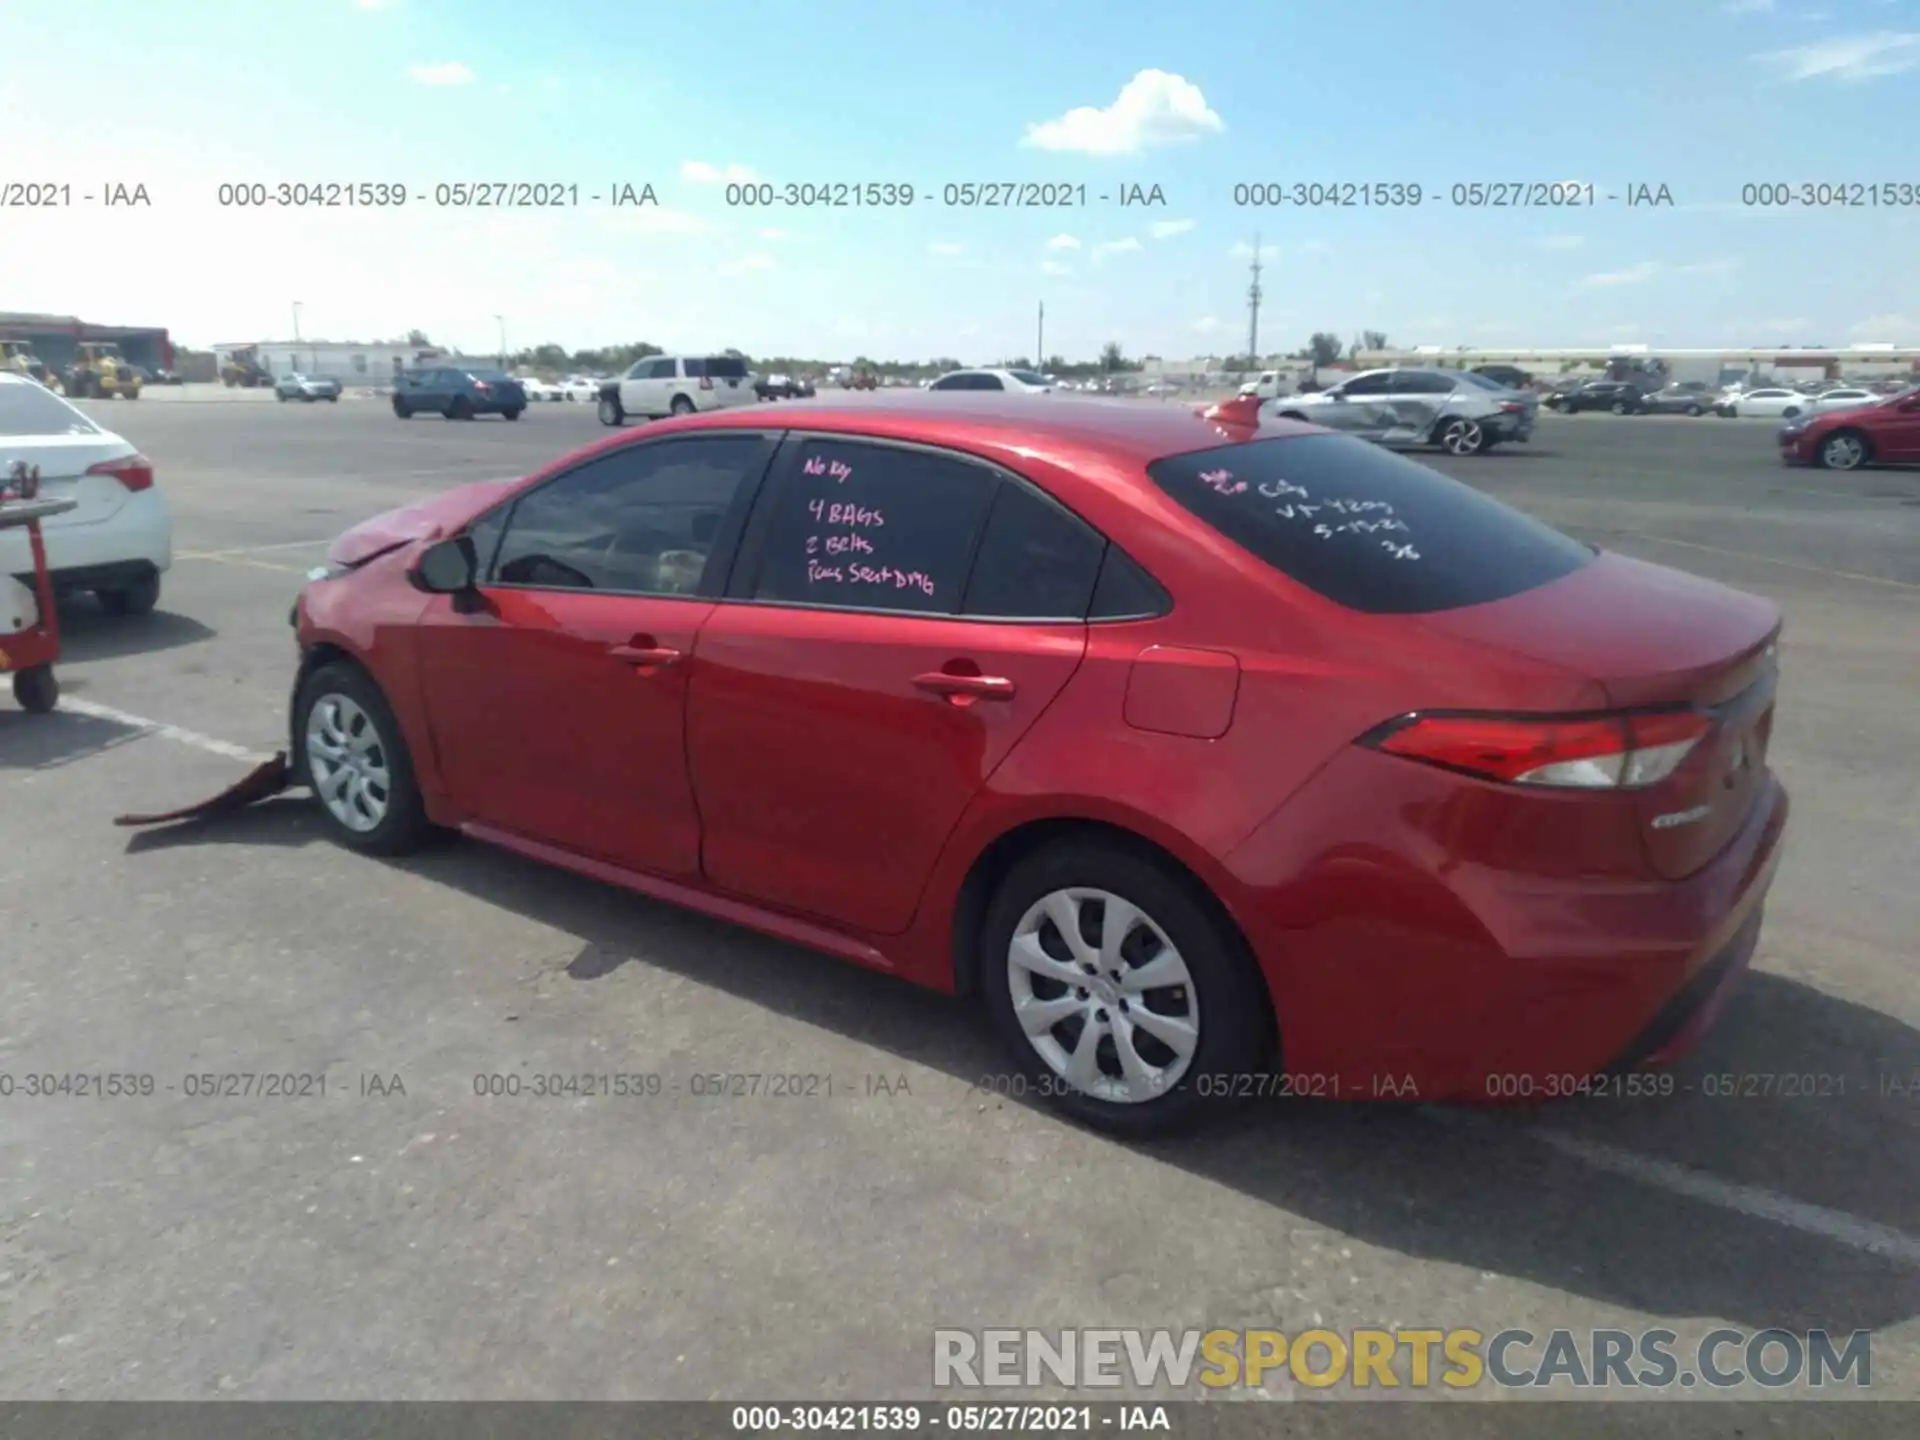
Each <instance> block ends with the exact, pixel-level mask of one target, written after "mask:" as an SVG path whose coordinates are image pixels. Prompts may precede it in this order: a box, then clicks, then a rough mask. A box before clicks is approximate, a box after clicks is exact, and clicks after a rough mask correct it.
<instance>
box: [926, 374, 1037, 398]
mask: <svg viewBox="0 0 1920 1440" xmlns="http://www.w3.org/2000/svg"><path fill="white" fill-rule="evenodd" d="M927 389H929V390H997V391H1002V392H1005V393H1007V394H1013V395H1044V394H1047V393H1048V392H1050V391H1051V390H1052V389H1053V386H1052V385H1051V384H1050V383H1048V380H1047V377H1046V376H1044V375H1042V374H1040V373H1039V372H1038V371H1036V370H949V371H948V372H947V373H946V374H945V375H942V376H941V377H940V378H939V379H938V380H935V381H934V382H933V383H932V384H931V385H929V386H927Z"/></svg>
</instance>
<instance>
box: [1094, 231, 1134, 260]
mask: <svg viewBox="0 0 1920 1440" xmlns="http://www.w3.org/2000/svg"><path fill="white" fill-rule="evenodd" d="M1139 248H1140V242H1139V241H1138V240H1136V239H1134V238H1133V237H1132V236H1131V235H1129V236H1127V238H1126V239H1124V240H1105V241H1102V242H1101V243H1100V244H1098V245H1096V246H1094V247H1093V254H1094V258H1095V259H1098V258H1099V257H1100V256H1102V255H1130V254H1132V253H1133V252H1134V251H1135V250H1138V249H1139Z"/></svg>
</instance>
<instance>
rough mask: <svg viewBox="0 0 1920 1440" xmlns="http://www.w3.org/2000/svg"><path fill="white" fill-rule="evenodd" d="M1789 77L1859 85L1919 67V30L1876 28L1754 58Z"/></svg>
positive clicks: (1770, 52)
mask: <svg viewBox="0 0 1920 1440" xmlns="http://www.w3.org/2000/svg"><path fill="white" fill-rule="evenodd" d="M1755 58H1756V59H1758V60H1760V61H1761V62H1762V63H1764V64H1766V65H1769V66H1771V67H1773V68H1774V69H1776V70H1778V71H1779V72H1780V73H1781V74H1782V75H1784V76H1785V77H1786V78H1787V79H1788V80H1791V81H1794V82H1796V83H1798V82H1800V81H1804V80H1838V81H1840V82H1842V83H1843V84H1859V83H1860V82H1862V81H1865V80H1874V79H1878V78H1879V77H1881V76H1883V75H1901V74H1904V73H1906V72H1907V71H1909V70H1912V69H1915V68H1916V67H1920V31H1913V30H1876V31H1874V32H1873V33H1872V34H1869V35H1840V36H1836V37H1834V38H1833V39H1831V40H1816V41H1814V42H1813V43H1812V44H1811V45H1795V46H1793V47H1792V48H1791V49H1787V50H1771V51H1768V52H1767V53H1766V54H1764V55H1759V56H1756V57H1755Z"/></svg>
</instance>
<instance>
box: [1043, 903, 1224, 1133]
mask: <svg viewBox="0 0 1920 1440" xmlns="http://www.w3.org/2000/svg"><path fill="white" fill-rule="evenodd" d="M1007 983H1008V989H1009V991H1010V992H1011V994H1012V998H1013V1013H1014V1016H1015V1018H1016V1019H1017V1020H1018V1021H1019V1023H1020V1028H1021V1030H1022V1031H1023V1032H1024V1033H1025V1035H1026V1037H1027V1042H1028V1043H1029V1044H1030V1045H1032V1046H1033V1049H1034V1052H1035V1053H1036V1054H1037V1055H1039V1057H1040V1059H1041V1061H1042V1062H1043V1063H1044V1064H1045V1065H1046V1066H1047V1068H1048V1069H1049V1070H1051V1071H1052V1072H1053V1073H1054V1074H1055V1075H1057V1076H1058V1077H1059V1078H1060V1079H1062V1080H1064V1081H1065V1082H1066V1083H1067V1084H1068V1085H1070V1086H1072V1087H1073V1088H1074V1089H1075V1090H1077V1091H1079V1092H1080V1093H1081V1094H1083V1095H1087V1096H1090V1097H1092V1098H1094V1099H1096V1100H1105V1101H1109V1102H1111V1103H1114V1104H1120V1105H1139V1104H1145V1103H1147V1102H1148V1101H1152V1100H1156V1099H1159V1098H1160V1097H1161V1096H1163V1095H1166V1094H1168V1093H1170V1092H1171V1091H1172V1090H1173V1089H1174V1087H1175V1086H1177V1085H1178V1084H1179V1083H1180V1081H1181V1079H1182V1078H1183V1077H1184V1076H1185V1075H1186V1072H1187V1070H1188V1068H1189V1067H1190V1066H1191V1065H1192V1063H1193V1057H1194V1054H1195V1051H1196V1049H1197V1047H1198V1045H1199V1041H1200V1005H1199V996H1198V993H1197V992H1196V990H1195V988H1194V983H1193V976H1192V974H1191V972H1190V971H1189V969H1188V967H1187V962H1186V960H1185V959H1184V958H1183V957H1182V956H1181V954H1180V951H1179V949H1178V947H1177V946H1175V945H1174V943H1173V941H1172V940H1171V939H1170V938H1168V935H1167V932H1166V931H1165V930H1163V929H1162V928H1161V927H1160V926H1159V925H1158V924H1157V923H1156V922H1155V921H1154V920H1153V918H1152V917H1151V916H1149V915H1148V914H1146V912H1145V911H1143V910H1141V909H1140V908H1139V907H1138V906H1136V905H1134V904H1132V903H1131V902H1130V901H1128V900H1126V899H1125V898H1123V897H1122V896H1119V895H1116V894H1114V893H1113V892H1112V891H1110V890H1100V889H1092V888H1086V887H1079V886H1075V887H1071V888H1068V889H1061V890H1054V891H1052V892H1050V893H1049V894H1047V895H1045V896H1042V897H1041V898H1040V899H1039V900H1037V901H1036V902H1034V904H1033V905H1032V906H1030V907H1029V908H1028V909H1027V912H1026V914H1025V915H1023V916H1022V917H1021V919H1020V923H1019V924H1018V925H1016V926H1014V929H1013V938H1012V940H1011V941H1010V942H1009V944H1008V946H1007Z"/></svg>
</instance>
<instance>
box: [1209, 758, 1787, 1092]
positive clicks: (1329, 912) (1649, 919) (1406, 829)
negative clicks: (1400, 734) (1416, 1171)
mask: <svg viewBox="0 0 1920 1440" xmlns="http://www.w3.org/2000/svg"><path fill="white" fill-rule="evenodd" d="M1386 760H1387V757H1381V756H1373V755H1367V754H1365V753H1363V752H1359V753H1354V754H1352V755H1349V756H1342V757H1340V758H1337V759H1336V760H1334V761H1333V762H1332V763H1331V764H1330V765H1329V766H1328V767H1327V768H1326V769H1325V770H1324V771H1322V772H1321V775H1320V776H1319V777H1317V778H1316V780H1315V781H1314V782H1313V783H1312V784H1310V785H1309V786H1308V788H1307V790H1306V791H1303V792H1302V793H1301V794H1300V795H1299V796H1296V797H1295V799H1294V800H1293V801H1290V802H1289V804H1288V805H1287V806H1286V807H1285V808H1284V809H1283V810H1282V811H1281V812H1280V815H1279V816H1276V817H1275V819H1274V820H1273V821H1269V822H1268V824H1267V825H1266V826H1263V827H1262V829H1261V831H1256V833H1255V836H1254V837H1253V838H1252V839H1250V840H1249V841H1247V842H1246V843H1244V844H1243V845H1242V846H1241V847H1240V848H1239V849H1238V850H1237V851H1236V852H1235V853H1234V855H1233V856H1232V857H1231V858H1230V862H1229V863H1230V865H1231V866H1232V868H1233V870H1234V873H1235V875H1236V877H1237V878H1238V879H1240V880H1242V881H1246V882H1251V883H1252V888H1251V889H1250V890H1249V892H1247V893H1246V894H1245V895H1243V896H1242V897H1240V898H1241V901H1242V902H1243V903H1241V904H1237V905H1235V911H1236V916H1237V918H1239V919H1240V921H1241V923H1242V926H1243V928H1244V930H1245V932H1246V934H1247V938H1248V940H1249V941H1250V943H1251V944H1252V946H1253V949H1254V952H1255V955H1256V956H1257V957H1258V959H1259V961H1260V964H1261V968H1262V970H1263V972H1264V973H1265V975H1266V977H1267V981H1268V988H1269V990H1270V992H1271V993H1272V995H1273V998H1274V1004H1275V1010H1276V1017H1277V1020H1278V1024H1279V1028H1280V1034H1281V1044H1282V1065H1283V1068H1284V1070H1285V1072H1286V1073H1287V1074H1288V1075H1290V1076H1296V1077H1301V1079H1302V1081H1303V1083H1304V1082H1305V1081H1306V1080H1309V1079H1310V1080H1311V1081H1312V1082H1313V1083H1314V1085H1315V1086H1316V1087H1317V1090H1316V1091H1315V1093H1320V1094H1327V1095H1336V1096H1339V1097H1342V1098H1352V1099H1367V1098H1388V1097H1390V1096H1392V1097H1398V1098H1402V1099H1406V1098H1414V1097H1417V1098H1419V1099H1421V1100H1427V1101H1432V1100H1443V1101H1452V1102H1465V1103H1482V1104H1486V1103H1515V1102H1528V1101H1540V1100H1544V1099H1550V1098H1555V1097H1557V1096H1563V1095H1572V1094H1580V1093H1590V1092H1591V1091H1592V1090H1594V1089H1596V1088H1598V1087H1600V1086H1601V1085H1602V1084H1603V1077H1607V1076H1611V1075H1616V1074H1618V1073H1619V1072H1620V1071H1621V1070H1622V1069H1632V1068H1639V1067H1644V1066H1649V1065H1660V1064H1665V1063H1667V1062H1669V1061H1671V1060H1673V1059H1675V1058H1677V1057H1678V1056H1679V1055H1680V1054H1682V1053H1684V1051H1685V1050H1686V1049H1687V1048H1688V1047H1690V1046H1691V1045H1692V1044H1693V1043H1694V1041H1695V1040H1697V1039H1698V1038H1699V1036H1700V1035H1701V1034H1702V1033H1704V1031H1705V1030H1706V1029H1707V1027H1708V1026H1709V1025H1711V1023H1712V1022H1713V1020H1714V1019H1715V1018H1716V1017H1717V1015H1718V1013H1719V1011H1720V1008H1721V1007H1722V1006H1723V1005H1724V1003H1725V1001H1726V998H1727V996H1728V995H1729V994H1730V993H1731V992H1732V990H1733V989H1734V987H1735V986H1736V985H1737V984H1738V981H1739V978H1740V976H1741V974H1743V973H1744V971H1745V969H1746V967H1747V964H1748V961H1749V959H1750V958H1751V956H1752V954H1753V950H1754V947H1755V944H1756V942H1757V937H1758V934H1759V930H1760V924H1761V918H1760V917H1761V912H1762V908H1763V906H1764V905H1765V903H1766V898H1767V893H1768V890H1769V887H1770V886H1771V884H1772V882H1773V877H1774V873H1775V870H1776V869H1777V866H1778V863H1779V859H1780V855H1781V852H1782V839H1783V836H1784V832H1785V827H1786V822H1787V815H1788V810H1789V803H1788V799H1787V795H1786V792H1785V790H1784V789H1783V788H1782V787H1781V786H1780V784H1779V782H1778V780H1777V779H1776V778H1775V777H1773V776H1771V775H1769V776H1768V778H1767V784H1766V788H1765V789H1764V791H1763V792H1762V793H1761V795H1760V796H1759V797H1758V798H1757V799H1756V801H1755V803H1754V807H1753V809H1752V811H1751V812H1750V813H1749V815H1748V816H1747V819H1746V821H1745V823H1744V824H1743V826H1742V828H1741V830H1740V832H1739V833H1738V835H1736V836H1735V838H1734V839H1733V840H1732V841H1731V842H1730V843H1729V844H1728V845H1727V846H1726V848H1725V849H1723V850H1722V851H1721V853H1720V854H1719V855H1718V856H1717V857H1716V858H1715V859H1714V860H1713V861H1712V862H1710V863H1709V864H1708V865H1707V866H1705V867H1704V868H1703V869H1701V870H1700V871H1698V872H1696V873H1695V874H1693V875H1691V876H1689V877H1688V878H1686V879H1685V880H1681V881H1656V880H1634V879H1628V878H1619V879H1593V878H1590V877H1588V876H1584V875H1582V874H1581V873H1579V872H1580V869H1581V867H1580V866H1579V865H1577V864H1575V863H1572V861H1571V860H1568V861H1566V862H1563V864H1564V871H1565V873H1563V874H1557V875H1556V874H1552V873H1541V872H1542V870H1543V869H1544V868H1545V867H1544V866H1543V865H1541V864H1540V863H1538V862H1537V861H1536V860H1535V859H1533V858H1532V856H1531V855H1530V854H1529V851H1530V850H1532V851H1536V852H1537V851H1539V850H1541V849H1547V850H1551V849H1553V848H1555V845H1554V842H1553V840H1552V839H1551V838H1548V837H1544V836H1539V835H1536V836H1533V837H1531V838H1529V837H1525V836H1515V835H1513V834H1512V833H1511V832H1512V830H1513V829H1514V828H1515V827H1513V826H1511V825H1510V826H1508V827H1507V834H1506V835H1505V838H1501V837H1500V836H1499V835H1498V834H1497V833H1494V832H1488V833H1487V834H1486V835H1484V836H1476V834H1475V832H1476V830H1478V829H1479V828H1480V827H1481V826H1482V825H1483V824H1485V823H1486V822H1485V821H1483V820H1481V819H1480V818H1479V817H1478V816H1476V814H1475V812H1474V808H1473V806H1472V804H1471V803H1466V802H1467V801H1468V800H1469V797H1465V796H1462V795H1461V794H1460V792H1459V790H1458V788H1457V785H1458V782H1454V781H1451V780H1450V778H1449V777H1447V776H1445V775H1444V774H1442V773H1440V772H1435V773H1434V775H1433V776H1431V777H1429V776H1427V775H1424V774H1417V773H1416V775H1415V776H1412V777H1407V776H1400V777H1397V778H1396V777H1394V776H1392V775H1390V774H1388V775H1382V774H1380V773H1378V769H1377V767H1379V766H1380V765H1381V764H1382V763H1383V762H1385V761H1386ZM1402 768H1405V767H1402ZM1303 805H1304V807H1305V808H1304V810H1302V809H1301V808H1300V807H1302V806H1303ZM1488 814H1489V817H1491V816H1492V812H1491V811H1489V812H1488ZM1369 816H1371V817H1373V818H1372V820H1371V822H1370V821H1369V819H1368V818H1367V817H1369ZM1349 817H1350V818H1349ZM1383 817H1384V818H1383ZM1343 827H1344V828H1343ZM1269 832H1271V833H1270V834H1269ZM1283 832H1290V834H1291V835H1292V836H1298V835H1303V834H1305V835H1319V836H1320V837H1321V838H1320V839H1319V840H1318V842H1317V843H1316V847H1315V853H1314V855H1312V856H1310V857H1303V856H1302V855H1300V854H1299V853H1297V852H1296V851H1295V850H1294V848H1293V846H1294V844H1295V843H1297V842H1295V841H1294V840H1292V839H1290V838H1286V837H1285V835H1283ZM1483 842H1484V843H1483ZM1502 846H1506V847H1508V848H1506V849H1504V850H1503V849H1502V848H1500V847H1502ZM1468 852H1477V853H1471V854H1469V853H1468ZM1282 877H1285V878H1282ZM1409 1082H1410V1083H1409Z"/></svg>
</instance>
